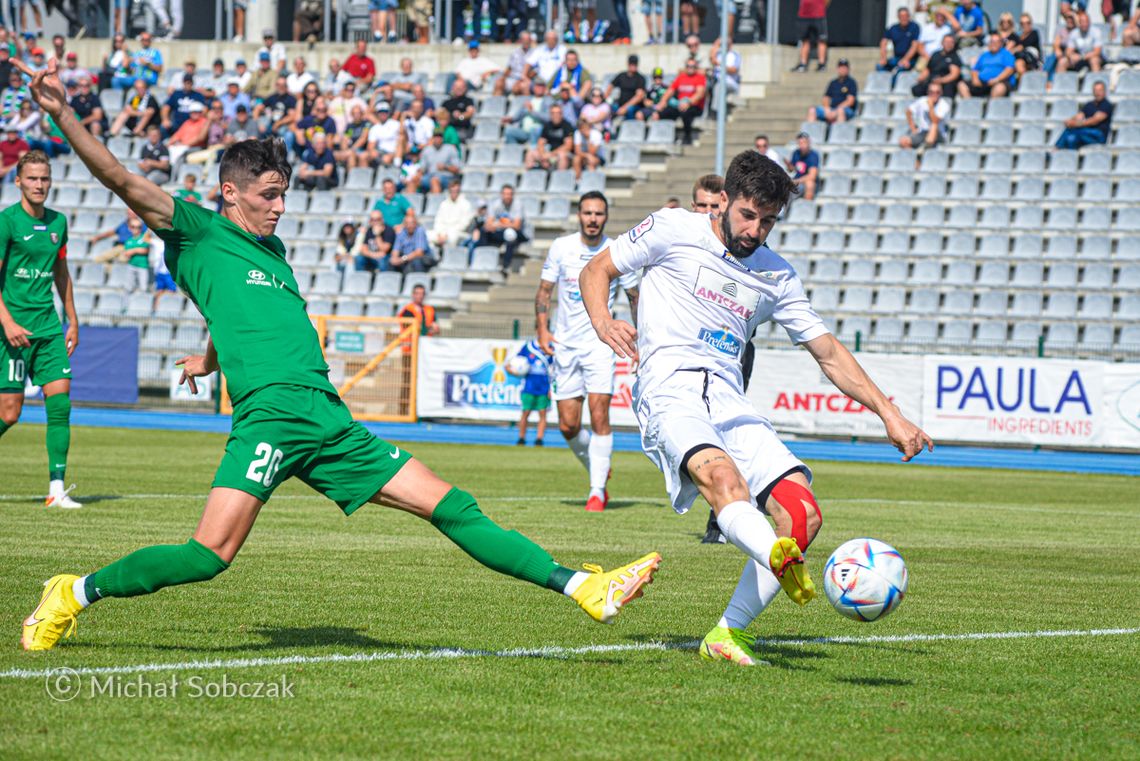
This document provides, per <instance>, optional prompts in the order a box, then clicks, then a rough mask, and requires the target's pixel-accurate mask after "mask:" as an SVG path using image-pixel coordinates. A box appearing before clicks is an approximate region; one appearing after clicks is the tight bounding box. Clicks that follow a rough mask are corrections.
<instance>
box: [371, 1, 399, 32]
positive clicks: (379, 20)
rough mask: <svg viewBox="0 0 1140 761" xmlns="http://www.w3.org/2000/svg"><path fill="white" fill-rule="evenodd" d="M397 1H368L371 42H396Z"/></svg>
mask: <svg viewBox="0 0 1140 761" xmlns="http://www.w3.org/2000/svg"><path fill="white" fill-rule="evenodd" d="M399 7H400V3H399V2H398V0H368V15H369V16H370V17H371V19H372V41H373V42H384V41H385V40H387V41H388V42H396V41H397V40H398V38H399V35H397V34H396V9H397V8H399Z"/></svg>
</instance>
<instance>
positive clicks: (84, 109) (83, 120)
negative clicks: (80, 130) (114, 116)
mask: <svg viewBox="0 0 1140 761" xmlns="http://www.w3.org/2000/svg"><path fill="white" fill-rule="evenodd" d="M78 89H79V92H78V93H77V94H76V95H75V97H73V98H71V100H70V101H68V105H70V106H71V110H72V111H74V112H75V115H76V116H77V117H79V123H80V124H82V125H83V126H84V127H86V128H87V131H88V132H90V133H91V134H92V135H94V136H95V137H100V136H101V135H102V134H103V133H104V132H105V131H106V129H107V117H106V116H104V114H103V105H102V104H101V103H100V102H99V96H98V95H96V94H95V93H93V92H91V80H90V79H88V78H87V77H83V78H82V79H80V80H79V85H78ZM25 102H28V103H30V101H25Z"/></svg>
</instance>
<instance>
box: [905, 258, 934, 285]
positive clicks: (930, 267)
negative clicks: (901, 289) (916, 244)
mask: <svg viewBox="0 0 1140 761" xmlns="http://www.w3.org/2000/svg"><path fill="white" fill-rule="evenodd" d="M941 280H942V265H941V264H939V263H938V262H934V261H921V262H918V263H916V264H915V265H914V271H913V272H912V273H911V275H910V282H912V283H918V284H921V285H935V284H937V283H939V282H941Z"/></svg>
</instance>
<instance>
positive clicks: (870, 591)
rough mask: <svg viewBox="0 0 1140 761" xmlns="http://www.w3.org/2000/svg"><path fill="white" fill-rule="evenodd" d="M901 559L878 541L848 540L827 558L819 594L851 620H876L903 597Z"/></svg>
mask: <svg viewBox="0 0 1140 761" xmlns="http://www.w3.org/2000/svg"><path fill="white" fill-rule="evenodd" d="M906 587H907V570H906V563H905V562H904V561H903V557H902V555H901V554H899V551H898V550H896V549H895V548H894V547H892V546H891V545H889V544H887V543H886V542H880V541H879V540H878V539H868V538H863V539H852V540H851V541H849V542H845V543H844V544H842V545H840V547H839V548H838V549H837V550H836V551H835V552H833V553H831V557H830V558H828V559H827V565H826V566H824V569H823V591H824V592H825V593H826V594H827V599H828V600H830V601H831V606H832V607H833V608H835V609H836V610H837V611H839V613H840V614H841V615H844V616H846V617H847V618H850V619H852V620H853V621H878V620H879V619H880V618H884V617H885V616H886V615H887V614H889V613H890V612H891V611H892V610H894V609H895V608H897V607H898V606H899V603H900V602H902V599H903V597H905V596H906Z"/></svg>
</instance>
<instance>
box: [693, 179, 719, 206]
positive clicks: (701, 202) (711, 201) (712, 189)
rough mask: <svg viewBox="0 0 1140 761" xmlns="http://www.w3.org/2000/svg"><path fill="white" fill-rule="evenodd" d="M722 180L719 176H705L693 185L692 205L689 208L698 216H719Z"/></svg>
mask: <svg viewBox="0 0 1140 761" xmlns="http://www.w3.org/2000/svg"><path fill="white" fill-rule="evenodd" d="M722 190H724V178H723V177H721V176H720V175H719V174H706V175H704V176H702V177H699V178H698V179H697V181H696V182H694V183H693V203H692V205H691V206H690V208H691V209H692V210H693V211H695V212H697V213H698V214H713V215H717V214H720V193H721V191H722Z"/></svg>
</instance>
